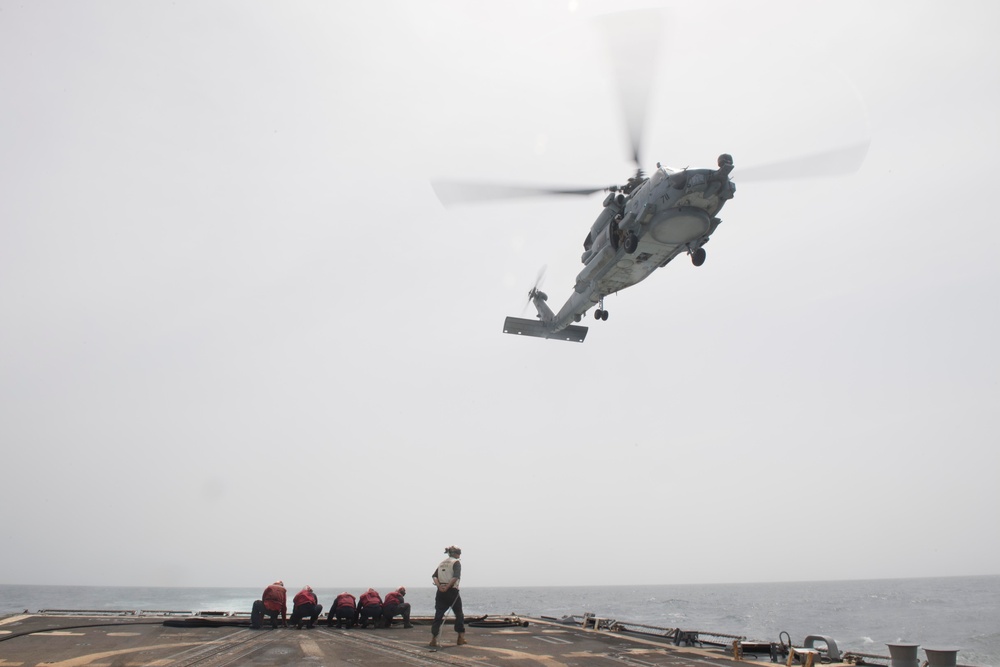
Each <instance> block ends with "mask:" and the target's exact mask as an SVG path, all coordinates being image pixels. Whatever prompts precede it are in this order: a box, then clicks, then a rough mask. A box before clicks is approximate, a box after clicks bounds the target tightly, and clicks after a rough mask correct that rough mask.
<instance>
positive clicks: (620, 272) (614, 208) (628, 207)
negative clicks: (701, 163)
mask: <svg viewBox="0 0 1000 667" xmlns="http://www.w3.org/2000/svg"><path fill="white" fill-rule="evenodd" d="M732 170H733V158H732V157H730V156H729V155H725V154H724V155H720V156H719V168H718V169H715V170H712V169H687V170H684V171H671V170H668V169H666V168H664V167H662V166H660V165H659V164H657V165H656V171H654V172H653V174H652V175H651V176H650V177H649V178H644V177H643V176H642V173H641V172H638V173H637V174H636V176H635V177H633V178H630V179H629V181H628V183H627V184H626V185H625V186H622V187H616V186H613V187H612V188H609V189H610V190H611V193H610V194H609V195H608V196H607V198H605V200H604V210H603V211H602V212H601V214H600V215H599V216H597V220H595V221H594V224H593V225H591V228H590V232H589V233H588V234H587V238H586V239H584V241H583V248H584V252H583V256H582V257H581V258H580V261H582V262H583V264H584V268H583V270H582V271H580V274H579V275H578V276H577V277H576V285H575V287H574V290H573V293H572V294H571V295H570V297H569V299H567V300H566V303H565V304H563V307H562V308H560V309H559V312H558V313H553V312H552V309H551V308H549V306H548V304H547V303H546V301H547V300H548V295H546V294H545V293H544V292H542V291H540V290H539V289H538V286H537V285H536V286H535V287H533V288H532V289H531V291H530V292H529V293H528V298H529V299H531V302H532V303H533V304H534V306H535V309H536V310H537V311H538V319H536V320H529V319H523V318H520V317H508V318H507V319H506V321H505V322H504V327H503V330H504V332H505V333H510V334H521V335H525V336H537V337H540V338H555V339H559V340H569V341H576V342H581V343H582V342H583V340H584V339H585V338H586V336H587V327H584V326H578V325H576V324H574V323H577V322H580V321H581V320H582V319H583V316H584V315H585V314H586V312H587V311H588V310H590V308H591V307H592V306H594V305H595V304H596V305H597V306H598V307H597V309H596V310H594V317H595V318H596V319H599V320H607V319H608V311H607V310H605V308H604V297H605V296H607V295H608V294H612V293H614V292H619V291H621V290H623V289H625V288H626V287H630V286H632V285H635V284H636V283H638V282H640V281H641V280H644V279H645V278H646V277H647V276H649V274H651V273H652V272H653V271H655V270H656V269H658V268H661V267H664V266H666V265H667V263H668V262H670V260H672V259H673V258H674V257H676V256H677V255H680V254H682V253H686V254H688V255H689V256H690V257H691V262H692V263H693V264H694V265H695V266H701V265H702V264H703V263H704V262H705V248H704V245H705V244H706V243H708V240H709V237H710V236H711V235H712V232H714V231H715V230H716V228H717V227H718V226H719V223H720V222H722V220H720V219H719V218H718V217H717V215H718V213H719V211H720V210H721V209H722V206H723V205H724V204H725V203H726V201H727V200H729V199H732V197H733V193H734V192H735V190H736V188H735V186H734V185H733V182H732V181H731V180H729V173H730V172H731V171H732Z"/></svg>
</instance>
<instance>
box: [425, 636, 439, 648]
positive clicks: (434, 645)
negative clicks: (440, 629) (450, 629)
mask: <svg viewBox="0 0 1000 667" xmlns="http://www.w3.org/2000/svg"><path fill="white" fill-rule="evenodd" d="M428 646H430V647H431V648H437V647H438V646H440V644H438V636H437V635H431V643H430V644H428Z"/></svg>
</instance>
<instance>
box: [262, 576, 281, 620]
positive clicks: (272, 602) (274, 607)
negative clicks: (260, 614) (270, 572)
mask: <svg viewBox="0 0 1000 667" xmlns="http://www.w3.org/2000/svg"><path fill="white" fill-rule="evenodd" d="M260 599H261V601H262V602H263V603H264V608H265V609H269V610H271V611H280V612H281V614H282V616H284V614H285V605H286V602H285V588H284V587H283V586H279V585H278V584H271V585H270V586H268V587H267V588H265V589H264V594H263V595H262V596H261V598H260Z"/></svg>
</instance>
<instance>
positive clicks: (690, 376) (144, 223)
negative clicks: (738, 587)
mask: <svg viewBox="0 0 1000 667" xmlns="http://www.w3.org/2000/svg"><path fill="white" fill-rule="evenodd" d="M626 6H632V5H628V4H627V3H621V2H614V3H611V2H608V3H605V2H596V1H595V2H587V1H584V0H580V1H579V2H573V3H567V2H566V1H565V0H553V1H548V0H530V1H528V0H525V1H524V2H521V1H517V2H513V3H500V4H498V3H472V2H459V1H457V0H454V1H453V0H441V1H436V2H419V3H418V2H371V3H349V4H348V3H327V2H315V3H306V2H282V3H254V2H225V3H224V2H213V3H201V2H197V3H195V2H169V3H168V2H143V3H132V2H86V3H80V2H57V3H52V2H30V3H28V2H10V1H3V2H0V98H2V103H0V183H2V195H0V318H2V320H0V442H2V446H3V452H4V456H3V477H4V481H3V484H2V486H0V498H2V499H3V507H4V508H5V510H6V511H5V520H4V528H3V530H2V531H0V582H2V583H33V584H116V585H191V586H199V585H232V586H240V585H247V586H252V585H258V584H260V585H263V584H266V583H267V582H269V581H271V580H273V579H274V578H275V577H281V578H283V579H284V580H285V581H286V583H288V584H289V585H290V586H297V585H300V584H304V583H306V582H308V583H311V584H312V585H314V586H317V585H318V586H339V585H351V586H366V585H372V584H380V585H381V584H393V585H396V584H398V583H405V584H408V585H427V584H428V583H429V578H428V575H429V572H430V570H431V569H432V568H433V566H434V564H435V563H436V562H437V560H438V557H439V556H440V554H441V551H442V549H443V547H444V546H446V545H448V544H452V543H454V544H458V545H460V546H461V547H462V548H463V549H464V552H465V556H464V558H463V561H464V562H465V563H466V583H467V585H468V586H473V585H482V586H497V585H563V584H567V585H568V584H579V585H585V584H666V583H697V582H734V581H771V580H808V579H839V578H880V577H896V576H899V577H910V576H943V575H968V574H990V573H992V574H996V573H997V572H998V570H997V563H998V562H1000V531H998V530H997V528H996V525H997V518H998V517H997V514H998V508H1000V485H998V484H997V482H996V478H997V473H998V471H1000V456H998V454H997V444H998V432H1000V428H998V427H1000V416H998V414H1000V412H998V410H997V408H996V406H997V404H998V399H1000V388H998V377H1000V356H998V353H997V347H996V346H997V343H996V341H997V340H1000V326H998V322H1000V319H998V304H1000V299H998V287H1000V269H998V268H997V267H998V265H997V262H996V260H995V252H996V248H997V245H998V242H1000V231H998V227H997V220H996V216H995V214H994V213H993V212H992V202H991V200H990V195H992V194H993V193H994V192H995V186H993V185H991V183H993V179H994V178H995V174H994V166H995V165H994V162H995V156H996V154H997V153H998V149H1000V146H998V143H1000V138H998V131H997V127H998V122H997V118H998V117H1000V109H998V106H1000V105H998V91H1000V69H998V68H997V65H996V63H997V62H998V61H1000V53H998V52H1000V47H998V46H997V42H996V39H995V35H996V32H997V29H998V28H1000V20H998V19H1000V6H998V5H996V4H995V3H991V2H985V1H984V2H958V3H950V4H947V5H946V4H943V3H937V2H933V3H932V2H909V1H907V2H882V3H868V2H851V1H847V2H843V1H842V2H828V3H816V2H764V3H743V2H712V3H688V2H678V3H664V5H663V7H664V8H665V17H666V18H665V26H666V31H665V39H664V43H663V46H662V49H661V51H660V54H659V58H658V59H657V61H656V62H654V63H649V64H648V65H647V64H644V65H643V67H648V75H647V76H648V77H649V84H650V86H651V94H650V106H649V116H648V121H647V131H646V134H645V145H644V158H645V160H647V161H648V162H649V164H648V165H646V167H647V169H649V168H652V167H653V166H654V164H655V162H656V161H662V162H663V163H664V164H667V165H670V166H674V167H684V166H691V167H713V166H714V165H715V159H716V157H717V156H718V154H719V153H722V152H729V153H732V155H733V157H734V159H735V163H736V170H735V171H734V176H733V177H734V180H736V181H737V183H738V189H737V193H736V197H735V198H734V199H733V200H732V201H731V202H729V203H728V204H727V205H726V208H725V209H724V210H723V212H722V216H721V217H722V218H723V219H724V223H723V224H722V226H721V227H720V228H719V230H718V232H717V233H716V234H715V235H714V236H713V239H712V243H711V244H710V245H709V246H708V247H707V250H708V261H707V262H706V264H705V265H704V266H703V267H701V268H697V269H696V268H695V267H693V266H691V264H690V263H689V262H687V261H678V262H675V263H673V264H671V265H670V266H669V267H667V268H665V269H663V270H661V271H658V272H657V273H655V274H654V275H653V276H652V277H650V279H648V280H647V281H645V282H644V283H641V284H640V285H638V286H636V287H633V288H631V289H629V290H627V291H625V292H623V293H621V294H619V295H617V296H613V297H611V298H609V299H608V301H607V302H606V307H607V309H608V310H609V311H610V313H611V318H610V319H609V321H608V322H598V323H595V322H594V321H593V320H592V319H591V320H590V321H589V323H590V326H591V331H590V334H589V336H588V339H587V342H586V343H584V344H583V345H576V344H563V343H559V342H554V341H542V340H535V339H522V338H518V337H514V336H505V335H503V334H502V333H501V326H502V323H503V318H504V317H505V316H506V315H521V314H522V308H523V307H524V306H525V296H526V293H527V290H528V289H529V288H530V287H531V284H532V281H533V280H534V278H535V275H536V274H537V273H538V271H539V269H540V268H541V267H542V266H547V267H548V269H547V273H546V277H545V284H544V288H545V290H546V291H547V292H548V293H549V295H550V299H551V302H552V303H554V304H555V305H558V304H561V303H562V301H563V300H564V299H565V298H566V297H567V296H568V295H569V291H570V289H571V288H572V284H573V281H574V277H575V275H576V273H577V272H578V271H579V269H580V268H581V265H580V264H579V256H580V253H581V252H582V247H581V242H582V240H583V238H584V236H585V235H586V233H587V230H588V229H589V226H590V224H591V223H592V222H593V220H594V218H595V217H596V216H597V214H598V213H599V212H600V206H601V199H602V196H601V195H594V196H592V197H590V198H583V199H553V200H525V201H518V202H506V203H489V204H480V205H474V206H458V207H452V208H448V209H446V208H444V207H443V206H442V205H441V204H440V203H439V202H438V201H437V199H436V198H435V196H434V193H433V191H432V189H431V186H430V180H431V179H432V178H450V179H472V180H493V181H501V182H516V183H525V184H538V185H576V186H587V185H601V184H605V183H614V182H622V181H624V180H625V179H626V178H627V177H628V176H629V175H630V173H631V169H632V167H631V164H630V159H629V157H630V156H629V150H628V145H627V140H626V133H625V129H624V122H623V120H622V112H621V108H620V105H619V101H618V98H617V97H616V93H615V84H614V81H613V80H612V76H611V71H612V68H611V65H610V64H609V62H608V59H607V57H606V55H605V54H604V52H603V51H602V48H603V47H602V44H601V41H600V37H599V34H598V32H597V31H596V29H595V26H594V22H593V17H594V16H596V15H598V14H601V13H603V12H606V11H608V10H609V9H611V8H621V7H626ZM646 6H650V3H646ZM653 6H655V4H654V5H653ZM865 141H870V149H869V151H868V155H867V158H866V160H865V162H864V164H863V165H862V167H861V168H860V170H859V171H858V172H857V173H856V174H854V175H851V176H846V177H837V178H826V179H811V180H784V181H771V182H762V183H756V182H753V183H751V182H747V183H745V184H742V183H740V182H739V174H740V168H741V167H750V166H753V165H761V164H766V163H769V162H772V161H775V160H780V159H785V158H791V157H794V156H797V155H803V154H811V153H815V152H821V151H827V150H832V149H837V148H842V147H844V146H848V145H851V144H855V143H858V142H865ZM682 259H683V258H682ZM530 312H531V311H530V309H529V311H527V312H526V314H525V315H524V316H529V317H530V316H531V314H530ZM295 582H299V584H296V583H295Z"/></svg>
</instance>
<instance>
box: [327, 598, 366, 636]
mask: <svg viewBox="0 0 1000 667" xmlns="http://www.w3.org/2000/svg"><path fill="white" fill-rule="evenodd" d="M357 604H358V601H357V600H356V599H355V598H354V596H353V595H351V594H350V593H348V592H346V591H345V592H343V593H341V594H340V595H338V596H337V598H336V599H335V600H334V601H333V609H331V610H330V613H329V614H327V619H326V624H327V625H329V626H330V627H333V624H334V622H336V624H337V627H338V628H339V627H341V626H344V627H347V628H350V627H352V626H354V625H355V624H357V622H358V610H357V609H356V608H355V607H356V605H357ZM334 619H336V621H334Z"/></svg>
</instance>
